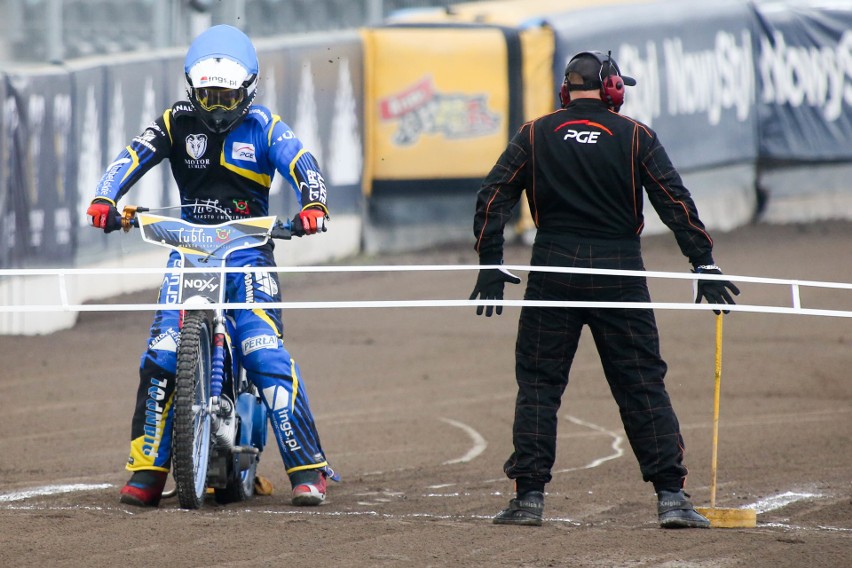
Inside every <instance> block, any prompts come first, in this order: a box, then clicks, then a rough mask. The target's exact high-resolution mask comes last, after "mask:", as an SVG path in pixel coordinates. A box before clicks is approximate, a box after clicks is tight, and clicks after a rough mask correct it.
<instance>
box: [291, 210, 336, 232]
mask: <svg viewBox="0 0 852 568" xmlns="http://www.w3.org/2000/svg"><path fill="white" fill-rule="evenodd" d="M298 229H301V231H299V230H298ZM327 230H328V225H327V224H326V222H325V211H323V210H322V209H318V208H315V207H311V208H309V209H305V210H303V211H302V212H300V213H299V214H298V215H296V218H295V219H293V234H297V233H299V232H301V233H303V234H305V235H313V234H315V233H319V232H323V233H324V232H326V231H327Z"/></svg>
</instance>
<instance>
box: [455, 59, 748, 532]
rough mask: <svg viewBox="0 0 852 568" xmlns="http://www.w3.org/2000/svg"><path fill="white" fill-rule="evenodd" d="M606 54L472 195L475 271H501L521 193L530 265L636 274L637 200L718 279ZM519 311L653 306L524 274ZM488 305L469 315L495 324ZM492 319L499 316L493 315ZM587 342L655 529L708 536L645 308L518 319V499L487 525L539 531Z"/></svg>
mask: <svg viewBox="0 0 852 568" xmlns="http://www.w3.org/2000/svg"><path fill="white" fill-rule="evenodd" d="M635 84H636V81H635V80H634V79H633V78H631V77H628V76H625V75H622V74H621V71H620V70H619V68H618V65H617V63H616V62H615V61H614V60H613V59H612V57H611V56H610V55H608V54H604V53H601V52H596V51H595V52H582V53H578V54H577V55H575V56H574V57H573V58H572V59H571V61H570V62H569V63H568V65H567V67H566V70H565V79H564V81H563V83H562V87H561V90H560V99H561V103H562V108H560V109H558V110H556V111H555V112H552V113H550V114H547V115H544V116H542V117H539V118H537V119H535V120H533V121H531V122H528V123H526V124H524V125H523V126H522V127H521V128H520V130H519V131H518V133H517V134H516V135H515V136H514V137H513V139H512V140H511V142H510V143H509V145H508V147H507V148H506V150H505V151H504V152H503V154H502V155H501V156H500V158H499V159H498V161H497V163H496V164H495V166H494V167H493V169H492V170H491V172H490V173H489V174H488V176H487V177H486V178H485V180H484V182H483V184H482V187H481V189H480V190H479V193H478V195H477V204H476V214H475V217H474V234H475V237H476V244H475V249H476V251H477V252H478V253H479V260H480V264H482V265H499V264H502V259H503V228H504V226H505V225H506V223H507V222H508V221H509V219H510V218H511V215H512V210H513V208H514V207H515V205H516V204H517V203H518V201H519V200H520V197H521V194H522V192H523V190H526V195H527V199H528V201H529V207H530V211H531V213H532V218H533V221H534V222H535V225H536V228H537V232H536V238H535V243H534V245H533V249H532V260H531V264H532V265H533V266H562V267H576V268H594V269H618V270H644V264H643V261H642V254H641V247H640V237H639V236H640V234H641V233H642V229H643V227H644V220H643V219H644V218H643V202H644V194H643V188H644V192H645V193H646V194H647V196H648V200H649V201H650V203H651V205H652V206H653V207H654V209H655V210H656V212H657V214H658V215H659V216H660V219H662V221H663V223H665V224H666V226H667V227H668V228H669V229H670V230H671V231H672V232H673V233H674V235H675V238H676V240H677V243H678V245H679V247H680V250H681V251H682V252H683V254H684V256H686V257H687V258H688V259H689V262H690V263H691V264H692V267H693V270H694V271H695V272H697V273H703V274H722V272H721V271H720V270H719V268H718V267H716V266H715V264H714V261H713V241H712V239H711V238H710V235H709V234H708V233H707V231H706V229H705V227H704V224H703V223H702V222H701V220H700V219H699V217H698V211H697V210H696V207H695V203H694V202H693V200H692V198H691V196H690V193H689V191H688V190H687V189H686V187H684V185H683V183H682V181H681V178H680V175H679V174H678V172H677V171H676V170H675V168H674V166H673V165H672V163H671V160H670V159H669V157H668V155H667V153H666V151H665V149H664V148H663V146H662V145H661V144H660V141H659V140H658V138H657V134H656V133H655V132H654V131H653V130H652V129H651V128H649V127H648V126H646V125H644V124H642V123H641V122H638V121H636V120H633V119H632V118H629V117H627V116H624V115H622V114H619V110H620V108H621V105H622V103H623V102H624V91H625V86H633V85H635ZM506 282H510V283H513V284H517V283H520V279H519V278H517V277H516V276H514V275H513V274H511V273H509V272H508V271H506V270H502V269H500V270H498V269H496V268H491V269H487V268H485V269H482V270H480V273H479V276H478V278H477V281H476V286H475V288H474V290H473V294H472V295H471V299H476V298H481V299H485V300H487V299H491V300H494V299H502V298H503V287H504V284H505V283H506ZM731 294H734V295H736V294H739V290H738V289H737V287H736V286H734V285H733V284H732V283H731V282H728V281H724V280H699V281H698V286H697V294H696V302H700V301H701V299H702V298H704V299H706V300H707V301H708V302H709V303H711V304H733V303H734V301H733V299H732V296H731ZM524 298H525V299H526V300H545V301H592V302H649V301H650V294H649V292H648V286H647V281H646V280H645V278H641V277H636V276H600V275H592V274H555V273H546V272H535V271H533V272H531V273H530V276H529V281H528V283H527V288H526V293H525V295H524ZM492 310H495V308H494V307H493V306H488V307H485V306H479V307H478V308H477V314H480V315H481V314H482V313H483V311H484V312H485V315H486V316H491V315H492V313H493V312H492ZM501 311H502V310H501V307H500V306H497V307H496V313H497V314H500V313H501ZM585 325H588V326H589V328H590V330H591V332H592V336H593V338H594V341H595V345H596V347H597V350H598V353H599V355H600V359H601V362H602V364H603V370H604V374H605V376H606V379H607V381H608V383H609V386H610V389H611V391H612V394H613V397H614V398H615V400H616V402H617V403H618V407H619V411H620V414H621V419H622V422H623V424H624V429H625V432H626V434H627V437H628V439H629V440H630V445H631V447H632V448H633V452H634V454H635V455H636V458H637V459H638V461H639V467H640V469H641V472H642V476H643V479H644V480H645V481H650V482H651V483H652V484H653V486H654V490H655V492H656V494H657V497H658V518H659V522H660V526H662V527H664V528H704V527H709V525H710V523H709V521H708V520H707V519H706V518H704V517H703V516H701V515H700V514H698V513H697V512H696V511H695V510H694V509H693V506H692V503H691V502H690V501H689V499H688V495H686V494H685V493H684V492H683V486H684V480H685V478H686V474H687V469H686V467H685V466H684V464H683V452H684V442H683V438H682V436H681V432H680V426H679V424H678V420H677V417H676V415H675V412H674V409H673V408H672V405H671V402H670V400H669V395H668V393H667V392H666V388H665V383H664V377H665V374H666V369H667V367H666V363H665V361H663V359H662V357H661V356H660V347H659V335H658V331H657V325H656V321H655V318H654V313H653V311H652V310H650V309H626V308H540V307H527V306H525V307H523V308H522V310H521V315H520V321H519V324H518V336H517V343H516V347H515V358H516V360H515V374H516V379H517V383H518V395H517V400H516V404H515V421H514V426H513V431H512V436H513V442H514V452H513V453H512V455H511V456H510V457H509V459H508V461H506V464H505V465H504V471H505V473H506V475H507V476H508V477H509V478H510V479H513V480H514V481H515V489H516V497H515V498H514V499H512V500H511V501H510V503H509V506H508V507H507V508H506V509H504V510H503V511H501V512H500V513H499V514H498V515H497V516H496V517H495V518H494V522H495V523H496V524H519V525H540V524H541V522H542V512H543V510H544V488H545V485H546V484H547V483H548V482H550V480H551V468H552V466H553V463H554V460H555V457H556V431H557V428H556V422H557V412H558V410H559V406H560V404H561V399H562V393H563V392H564V390H565V388H566V386H567V384H568V373H569V370H570V368H571V362H572V361H573V359H574V354H575V352H576V350H577V346H578V342H579V340H580V334H581V331H582V329H583V326H585Z"/></svg>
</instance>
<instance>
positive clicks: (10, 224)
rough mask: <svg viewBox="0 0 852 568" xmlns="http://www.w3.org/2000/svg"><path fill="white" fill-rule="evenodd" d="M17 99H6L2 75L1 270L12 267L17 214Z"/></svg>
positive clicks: (4, 80) (0, 124) (0, 137)
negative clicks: (14, 203) (14, 158)
mask: <svg viewBox="0 0 852 568" xmlns="http://www.w3.org/2000/svg"><path fill="white" fill-rule="evenodd" d="M16 108H17V107H16V105H15V99H14V98H12V97H8V98H7V97H6V76H5V75H3V74H0V268H9V267H11V265H12V263H11V256H12V251H13V250H14V239H15V237H16V234H15V212H14V210H13V208H12V188H11V183H12V136H13V133H14V128H13V127H14V122H13V121H14V120H15V111H16Z"/></svg>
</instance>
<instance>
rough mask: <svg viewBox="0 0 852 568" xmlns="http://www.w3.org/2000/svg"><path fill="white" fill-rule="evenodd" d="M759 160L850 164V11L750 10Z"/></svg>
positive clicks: (810, 5) (806, 6)
mask: <svg viewBox="0 0 852 568" xmlns="http://www.w3.org/2000/svg"><path fill="white" fill-rule="evenodd" d="M754 9H755V13H756V16H757V18H758V19H759V21H760V29H761V35H760V38H759V41H758V42H756V45H755V59H756V61H757V63H756V67H757V69H756V71H757V75H758V97H757V104H758V112H759V116H760V155H761V157H762V158H769V159H773V160H790V161H823V162H829V161H837V160H849V159H852V4H849V3H846V4H845V6H841V3H838V2H835V3H833V4H832V3H826V2H819V3H817V2H791V3H789V4H787V5H785V7H784V9H783V10H779V9H778V6H777V4H776V3H771V4H770V3H767V2H758V3H757V4H755V5H754Z"/></svg>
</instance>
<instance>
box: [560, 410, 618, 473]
mask: <svg viewBox="0 0 852 568" xmlns="http://www.w3.org/2000/svg"><path fill="white" fill-rule="evenodd" d="M565 418H567V419H568V420H570V421H571V422H573V423H574V424H577V425H578V426H584V427H586V428H589V429H591V430H594V431H595V432H600V433H602V434H606V435H607V436H609V437H610V438H612V444H611V446H610V447H611V448H612V453H611V454H609V455H608V456H604V457H602V458H598V459H596V460H592V461H591V462H589V463H587V464H586V465H584V466H581V467H569V468H566V469H560V470H557V471H554V472H553V473H567V472H569V471H580V470H582V469H592V468H595V467H598V466H599V465H601V464H602V463H605V462H608V461H610V460H614V459H618V458H620V457H621V456H623V455H624V450H623V449H622V447H621V443H622V442H624V436H622V435H621V434H619V433H617V432H613V431H612V430H607V429H606V428H604V427H603V426H598V425H597V424H592V423H591V422H586V421H585V420H580V419H579V418H577V417H576V416H571V415H570V414H566V415H565Z"/></svg>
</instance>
